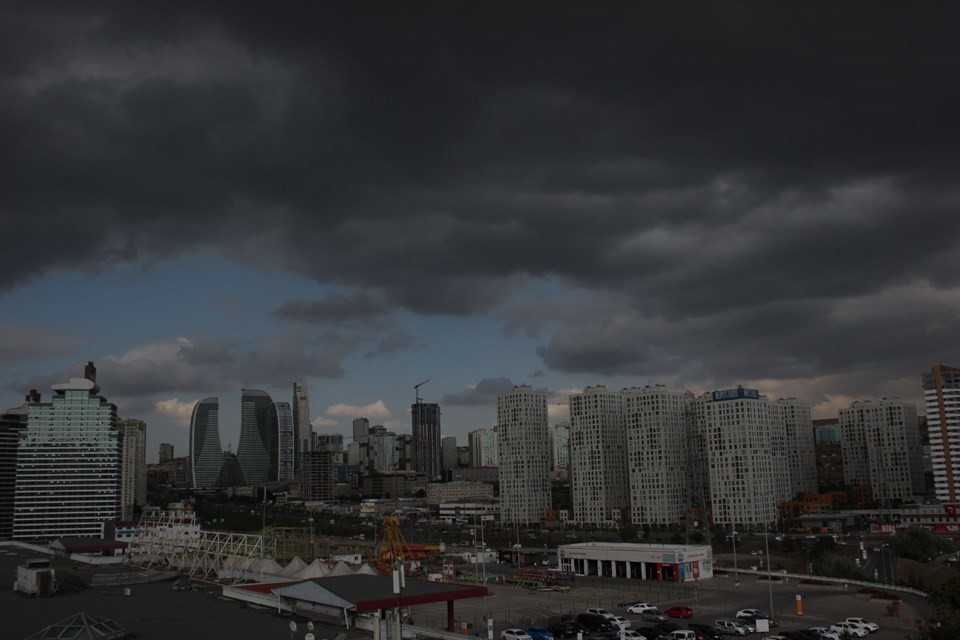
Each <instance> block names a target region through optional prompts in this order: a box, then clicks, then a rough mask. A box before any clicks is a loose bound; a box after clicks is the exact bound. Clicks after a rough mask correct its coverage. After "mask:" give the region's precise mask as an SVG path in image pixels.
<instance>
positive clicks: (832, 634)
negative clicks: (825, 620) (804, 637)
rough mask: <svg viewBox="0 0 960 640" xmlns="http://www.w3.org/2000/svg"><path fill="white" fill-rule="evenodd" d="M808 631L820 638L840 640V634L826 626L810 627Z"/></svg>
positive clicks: (821, 639) (822, 639) (823, 639)
mask: <svg viewBox="0 0 960 640" xmlns="http://www.w3.org/2000/svg"><path fill="white" fill-rule="evenodd" d="M810 632H811V633H813V635H815V636H816V637H818V638H820V640H840V634H839V633H837V632H836V631H833V630H832V629H828V628H827V627H810Z"/></svg>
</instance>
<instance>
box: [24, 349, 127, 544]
mask: <svg viewBox="0 0 960 640" xmlns="http://www.w3.org/2000/svg"><path fill="white" fill-rule="evenodd" d="M85 376H86V377H84V378H71V379H70V381H69V382H66V383H63V384H55V385H53V386H52V387H51V389H52V390H53V392H54V395H53V398H52V401H51V402H48V403H43V402H40V403H36V404H31V405H29V409H28V417H27V429H26V431H25V435H24V438H23V439H22V440H21V442H20V447H19V450H18V452H17V480H16V489H15V504H14V518H13V538H14V539H15V540H52V539H55V538H61V537H72V536H79V537H98V536H100V535H101V534H102V532H103V526H104V524H105V523H107V522H113V521H115V520H117V519H118V518H119V517H120V479H121V464H120V461H121V453H122V442H121V435H120V431H119V429H118V428H117V408H116V406H115V405H113V404H111V403H109V402H107V401H106V400H105V399H104V398H103V397H101V396H100V395H98V394H99V392H100V387H99V386H98V385H97V383H96V371H95V369H94V368H93V364H92V363H90V364H88V365H87V369H86V371H85Z"/></svg>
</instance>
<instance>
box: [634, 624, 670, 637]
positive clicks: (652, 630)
mask: <svg viewBox="0 0 960 640" xmlns="http://www.w3.org/2000/svg"><path fill="white" fill-rule="evenodd" d="M637 633H639V634H640V635H641V636H643V637H644V638H646V640H662V639H663V638H666V637H667V635H666V634H665V633H664V632H663V631H661V630H660V629H657V628H656V627H640V628H639V629H637Z"/></svg>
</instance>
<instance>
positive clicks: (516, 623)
mask: <svg viewBox="0 0 960 640" xmlns="http://www.w3.org/2000/svg"><path fill="white" fill-rule="evenodd" d="M734 583H735V581H734V579H733V577H732V576H726V575H723V574H721V575H718V576H717V577H715V578H712V579H710V580H704V581H702V582H700V583H698V584H690V583H688V584H684V585H678V584H671V583H656V582H643V583H641V582H637V581H626V580H614V579H602V578H594V579H589V578H587V579H584V578H577V580H576V582H574V583H573V585H572V586H571V589H570V591H569V592H568V593H561V592H557V591H532V590H529V589H523V588H518V587H510V586H502V585H492V586H491V587H490V592H491V596H490V597H488V598H487V599H486V602H484V601H483V600H481V599H477V600H461V601H458V602H457V603H456V610H455V611H456V619H457V628H458V630H463V629H464V626H465V627H466V633H467V634H468V635H480V636H485V635H486V633H485V627H484V612H485V611H489V613H490V615H491V617H492V618H493V621H494V632H495V637H496V638H499V633H500V631H501V630H503V629H506V628H509V627H521V628H523V627H527V626H529V625H532V624H539V625H546V624H548V623H549V621H550V620H551V619H555V618H558V617H559V616H560V615H562V614H567V613H572V614H577V613H582V612H584V611H586V609H587V608H588V607H600V608H604V609H607V610H608V611H610V612H612V613H614V614H617V615H620V616H623V617H625V618H627V619H629V620H630V622H631V628H637V627H641V626H652V624H653V623H650V622H642V621H641V620H640V616H638V615H629V614H627V612H626V605H627V604H628V603H632V602H650V603H653V604H655V605H657V606H658V607H659V608H660V610H664V609H666V608H667V607H671V606H677V605H680V606H687V607H690V608H691V609H693V611H694V616H693V618H691V619H690V620H672V622H675V623H677V624H678V625H679V627H680V628H684V627H686V623H687V622H702V623H707V624H712V623H713V621H714V620H716V619H718V618H732V617H734V615H735V614H736V612H737V610H739V609H743V608H748V607H750V608H756V609H760V610H762V611H765V612H768V611H770V609H771V607H770V599H771V595H772V599H773V607H772V615H773V618H774V619H776V620H777V621H778V622H779V625H780V626H779V627H778V629H781V630H794V629H806V628H809V627H812V626H829V625H831V624H833V623H834V622H837V621H839V620H842V619H844V618H846V617H847V616H862V617H864V618H867V619H869V620H871V621H872V622H876V623H877V624H879V625H880V631H879V632H877V633H874V634H871V635H870V638H871V639H873V640H894V639H896V640H903V639H904V638H907V637H911V636H912V637H916V621H917V620H918V619H923V620H926V619H928V618H929V616H930V610H929V606H928V604H927V602H926V600H924V599H922V598H919V597H917V596H912V595H909V594H904V595H903V596H902V598H901V606H900V615H898V616H896V617H893V616H890V615H888V614H887V607H888V605H889V604H890V600H887V599H880V598H875V597H871V596H870V595H868V594H865V593H860V592H858V591H857V590H855V589H853V588H850V589H849V590H846V591H845V590H844V589H843V588H842V587H840V586H824V585H814V584H807V583H804V582H802V581H796V580H789V581H787V582H773V583H771V584H770V586H771V588H770V589H769V590H768V586H767V585H768V583H767V582H766V580H764V579H758V578H757V577H755V576H751V575H745V574H741V575H740V584H739V586H735V584H734ZM898 595H899V594H898ZM798 598H799V601H798ZM798 602H799V603H800V604H801V605H802V613H798ZM412 615H413V616H414V617H415V622H416V624H417V625H418V626H421V625H425V626H430V627H436V628H442V627H443V625H444V623H445V621H446V607H445V605H442V604H435V605H423V606H418V607H415V608H414V610H413V612H412ZM775 631H776V630H774V632H775ZM760 635H761V634H757V635H754V636H752V637H754V638H759V637H760Z"/></svg>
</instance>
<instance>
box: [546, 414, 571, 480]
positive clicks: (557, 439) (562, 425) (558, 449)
mask: <svg viewBox="0 0 960 640" xmlns="http://www.w3.org/2000/svg"><path fill="white" fill-rule="evenodd" d="M569 468H570V423H569V422H558V423H557V424H555V425H553V426H551V427H550V469H551V470H552V471H567V470H569Z"/></svg>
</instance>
